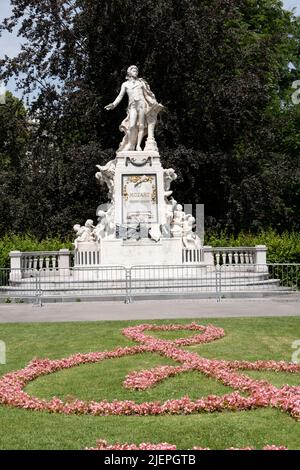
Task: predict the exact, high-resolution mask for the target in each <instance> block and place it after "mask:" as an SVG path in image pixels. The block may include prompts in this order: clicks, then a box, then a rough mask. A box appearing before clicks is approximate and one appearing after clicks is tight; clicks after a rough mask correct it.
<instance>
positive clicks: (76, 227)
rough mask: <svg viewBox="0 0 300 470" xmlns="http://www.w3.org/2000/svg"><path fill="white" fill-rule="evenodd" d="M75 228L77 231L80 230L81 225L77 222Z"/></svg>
mask: <svg viewBox="0 0 300 470" xmlns="http://www.w3.org/2000/svg"><path fill="white" fill-rule="evenodd" d="M73 229H74V231H75V232H76V233H77V232H79V230H80V229H81V225H79V224H76V225H74V227H73Z"/></svg>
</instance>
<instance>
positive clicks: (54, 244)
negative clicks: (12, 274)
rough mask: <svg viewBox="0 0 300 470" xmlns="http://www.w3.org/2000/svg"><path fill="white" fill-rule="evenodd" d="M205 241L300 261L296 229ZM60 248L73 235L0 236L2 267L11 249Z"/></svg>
mask: <svg viewBox="0 0 300 470" xmlns="http://www.w3.org/2000/svg"><path fill="white" fill-rule="evenodd" d="M73 238H74V237H73ZM205 245H210V246H220V247H227V246H255V245H266V246H267V247H268V262H269V263H300V234H299V233H297V232H292V233H288V232H284V233H283V234H281V235H279V234H278V233H276V232H275V231H274V230H269V231H266V232H260V233H258V234H251V233H246V232H241V233H240V234H239V235H237V236H236V237H235V236H234V235H232V234H231V235H230V234H227V233H226V232H224V231H223V232H221V233H220V234H210V235H208V236H207V237H206V239H205ZM61 248H68V249H69V250H73V244H72V241H71V238H66V239H62V238H60V237H58V236H57V237H49V238H46V239H43V240H39V239H38V238H36V237H35V236H34V235H30V234H27V235H14V234H7V235H5V236H3V237H2V238H0V267H2V268H6V267H9V252H10V251H14V250H18V251H58V250H60V249H61Z"/></svg>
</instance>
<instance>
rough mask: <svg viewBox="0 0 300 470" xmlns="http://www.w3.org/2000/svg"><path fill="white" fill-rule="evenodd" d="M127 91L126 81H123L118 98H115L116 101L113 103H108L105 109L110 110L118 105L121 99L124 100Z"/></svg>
mask: <svg viewBox="0 0 300 470" xmlns="http://www.w3.org/2000/svg"><path fill="white" fill-rule="evenodd" d="M125 92H126V85H125V83H123V85H122V86H121V91H120V93H119V94H118V96H117V98H116V99H115V101H114V102H113V103H110V104H108V105H107V106H105V109H106V110H107V111H110V110H111V109H114V108H115V107H116V106H118V104H119V103H120V101H122V99H123V97H124V95H125Z"/></svg>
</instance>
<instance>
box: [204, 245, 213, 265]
mask: <svg viewBox="0 0 300 470" xmlns="http://www.w3.org/2000/svg"><path fill="white" fill-rule="evenodd" d="M203 262H204V264H206V265H207V266H214V265H215V259H214V251H213V247H212V246H204V247H203Z"/></svg>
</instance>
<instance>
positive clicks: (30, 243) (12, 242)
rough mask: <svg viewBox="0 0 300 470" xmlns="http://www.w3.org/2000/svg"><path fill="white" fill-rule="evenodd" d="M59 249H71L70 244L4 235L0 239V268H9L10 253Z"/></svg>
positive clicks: (62, 241) (48, 239) (56, 239)
mask: <svg viewBox="0 0 300 470" xmlns="http://www.w3.org/2000/svg"><path fill="white" fill-rule="evenodd" d="M61 248H69V249H70V250H72V249H73V246H72V243H71V242H70V241H68V240H65V241H64V240H62V239H60V238H59V237H56V238H46V239H44V240H41V241H39V240H38V239H37V238H36V237H35V236H33V235H29V234H28V235H13V234H6V235H4V237H2V238H0V267H1V268H8V267H9V252H10V251H58V250H60V249H61Z"/></svg>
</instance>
